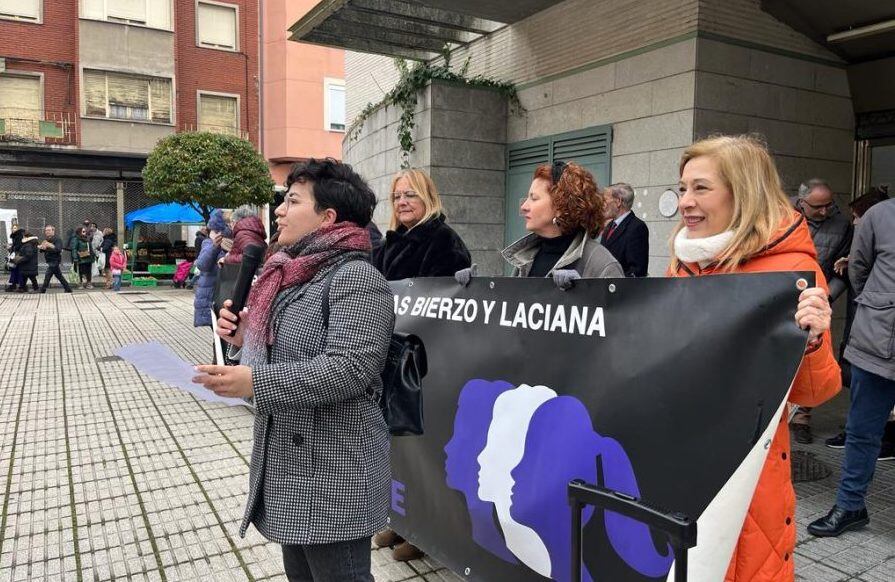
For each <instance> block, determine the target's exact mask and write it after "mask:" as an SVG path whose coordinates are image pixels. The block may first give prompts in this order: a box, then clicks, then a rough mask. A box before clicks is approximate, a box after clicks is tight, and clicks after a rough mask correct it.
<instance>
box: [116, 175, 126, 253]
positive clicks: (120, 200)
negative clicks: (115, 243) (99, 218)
mask: <svg viewBox="0 0 895 582" xmlns="http://www.w3.org/2000/svg"><path fill="white" fill-rule="evenodd" d="M115 204H116V207H117V209H116V212H115V214H116V216H117V217H118V221H117V222H116V224H115V226H116V231H115V232H117V233H118V236H119V237H122V238H121V239H120V240H121V242H122V244H124V238H123V237H124V182H121V181H118V182H116V183H115Z"/></svg>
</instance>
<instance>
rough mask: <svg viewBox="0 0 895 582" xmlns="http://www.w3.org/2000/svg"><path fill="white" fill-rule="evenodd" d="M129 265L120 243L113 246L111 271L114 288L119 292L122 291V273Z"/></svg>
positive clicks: (110, 260) (110, 261)
mask: <svg viewBox="0 0 895 582" xmlns="http://www.w3.org/2000/svg"><path fill="white" fill-rule="evenodd" d="M125 265H127V257H126V256H125V255H124V253H123V252H121V249H120V248H118V245H114V246H113V247H112V250H111V252H110V253H109V272H110V273H111V274H112V289H113V290H114V291H115V292H116V293H117V292H118V291H121V274H122V273H123V272H124V267H125Z"/></svg>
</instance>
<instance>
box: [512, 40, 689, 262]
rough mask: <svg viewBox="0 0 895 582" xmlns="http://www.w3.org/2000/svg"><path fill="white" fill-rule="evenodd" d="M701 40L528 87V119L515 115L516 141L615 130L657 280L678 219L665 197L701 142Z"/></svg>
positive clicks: (617, 168) (619, 161)
mask: <svg viewBox="0 0 895 582" xmlns="http://www.w3.org/2000/svg"><path fill="white" fill-rule="evenodd" d="M696 46H697V42H696V39H690V40H683V41H680V42H677V43H674V44H671V45H668V46H665V47H661V48H658V49H655V50H652V51H649V52H645V53H642V54H636V55H633V56H630V57H628V58H625V59H622V60H619V61H617V62H611V63H608V64H605V65H603V66H600V67H596V68H592V69H589V70H585V71H582V72H578V73H574V74H571V75H568V76H564V77H561V78H557V79H554V80H550V81H546V82H544V83H540V84H537V85H534V86H530V87H528V88H526V89H523V90H522V91H521V92H520V100H521V101H522V103H523V105H524V106H525V108H526V110H527V113H526V115H525V116H524V117H513V116H511V117H510V119H509V124H508V129H507V133H508V141H509V142H510V143H513V142H518V141H523V140H526V139H531V138H535V137H542V136H547V135H553V134H557V133H562V132H566V131H573V130H576V129H581V128H585V127H593V126H597V125H605V124H608V125H611V126H612V132H613V139H612V150H611V153H612V176H611V179H612V181H613V182H628V183H630V184H631V185H632V186H634V189H635V201H634V212H635V214H637V216H639V217H640V218H641V219H643V220H645V221H646V222H647V225H648V226H649V228H650V268H649V270H650V274H651V275H661V274H662V273H664V271H665V268H666V266H667V264H668V245H667V240H668V236H669V233H670V230H671V227H672V226H673V225H674V224H675V223H676V222H677V217H674V218H672V219H667V218H664V217H662V216H661V215H660V214H659V210H658V204H659V197H660V195H661V194H662V192H664V191H665V190H666V189H668V188H673V186H674V184H676V183H677V173H676V172H677V160H678V159H679V158H680V155H681V152H682V151H683V148H684V147H686V146H687V145H688V144H690V142H691V141H692V139H693V104H694V99H695V96H694V90H695V86H696Z"/></svg>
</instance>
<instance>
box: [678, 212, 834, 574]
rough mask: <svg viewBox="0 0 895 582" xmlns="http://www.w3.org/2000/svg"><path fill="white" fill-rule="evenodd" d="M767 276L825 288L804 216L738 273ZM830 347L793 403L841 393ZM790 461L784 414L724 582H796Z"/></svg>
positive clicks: (813, 360) (813, 402) (799, 381)
mask: <svg viewBox="0 0 895 582" xmlns="http://www.w3.org/2000/svg"><path fill="white" fill-rule="evenodd" d="M768 271H814V272H815V274H816V277H817V285H818V286H820V287H823V288H824V289H826V288H827V281H826V279H825V278H824V275H823V272H822V271H821V270H820V266H819V265H818V264H817V253H816V252H815V250H814V243H813V242H812V241H811V234H810V233H809V231H808V226H807V223H806V222H805V220H804V217H802V216H801V215H793V218H792V222H791V223H790V224H788V225H787V226H786V228H783V229H781V231H780V233H779V235H778V236H777V238H776V239H775V240H774V242H772V243H771V244H770V245H768V247H767V248H766V250H765V251H763V252H762V253H760V254H758V255H757V256H755V257H753V258H751V259H749V260H748V261H746V262H745V263H743V264H742V265H740V267H739V268H737V269H736V270H735V272H737V273H763V272H768ZM713 273H715V271H713V269H712V268H711V267H708V268H706V269H700V268H699V265H696V264H687V265H685V266H682V267H681V268H679V269H678V271H677V272H675V273H672V272H669V273H668V274H669V275H670V276H672V277H685V276H688V275H695V276H699V275H710V274H713ZM716 274H717V273H716ZM831 343H832V339H831V336H830V332H829V331H827V332H826V333H824V336H823V343H822V344H821V346H820V348H819V349H816V350H815V351H813V352H811V353H808V354H806V355H805V356H804V358H803V359H802V364H801V366H800V367H799V371H798V372H797V373H796V377H795V380H794V381H793V384H792V391H791V392H790V394H789V401H790V402H791V403H793V404H799V405H801V406H817V405H819V404H821V403H823V402H825V401H827V400H829V399H830V398H832V397H833V396H835V395H836V393H838V392H839V389H840V388H841V384H842V381H841V376H840V372H839V364H837V363H836V359H835V358H834V357H833V350H832V346H831ZM789 456H790V450H789V424H788V423H787V417H786V416H785V415H784V417H783V419H782V420H781V421H780V425H779V426H778V427H777V432H776V433H775V434H774V439H773V441H772V442H771V448H770V450H769V451H768V457H767V460H766V461H765V464H764V468H763V469H762V471H761V476H760V477H759V479H758V485H757V486H756V488H755V494H754V495H753V496H752V502H751V504H750V505H749V511H748V513H747V514H746V520H745V522H744V523H743V530H742V531H741V532H740V538H739V540H738V541H737V545H736V548H735V549H734V552H733V557H732V558H731V560H730V566H729V567H728V569H727V575H726V576H725V577H724V580H725V582H790V581H792V580H793V579H794V578H795V568H794V566H793V550H794V549H795V544H796V517H795V513H796V495H795V491H794V490H793V487H792V478H791V474H790V458H789Z"/></svg>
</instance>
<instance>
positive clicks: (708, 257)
mask: <svg viewBox="0 0 895 582" xmlns="http://www.w3.org/2000/svg"><path fill="white" fill-rule="evenodd" d="M732 238H733V231H732V230H727V231H724V232H722V233H720V234H716V235H713V236H707V237H705V238H687V229H686V228H682V229H681V230H680V231H679V232H678V233H677V235H676V236H675V237H674V254H675V255H676V256H677V258H678V259H680V260H681V261H683V262H685V263H697V264H699V266H700V267H705V266H706V265H709V264H711V263H713V262H714V261H715V260H716V259H717V258H718V255H720V254H721V251H723V250H724V249H725V248H726V247H727V245H728V244H730V241H731V239H732Z"/></svg>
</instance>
